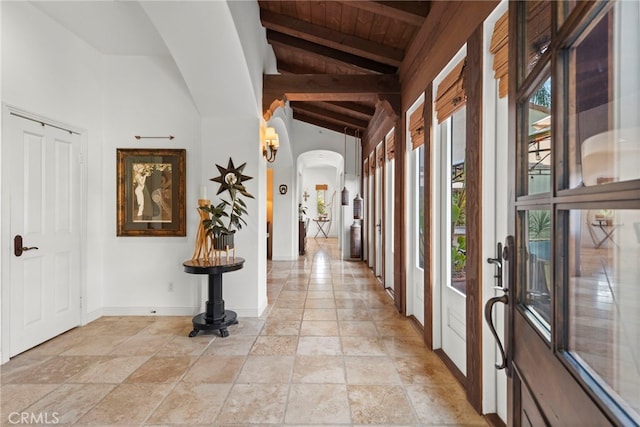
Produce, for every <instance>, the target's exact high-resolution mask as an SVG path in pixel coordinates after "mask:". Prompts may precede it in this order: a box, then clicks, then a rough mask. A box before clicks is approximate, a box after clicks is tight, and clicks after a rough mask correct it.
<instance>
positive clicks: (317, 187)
mask: <svg viewBox="0 0 640 427" xmlns="http://www.w3.org/2000/svg"><path fill="white" fill-rule="evenodd" d="M328 189H329V186H328V185H327V184H316V191H318V190H328Z"/></svg>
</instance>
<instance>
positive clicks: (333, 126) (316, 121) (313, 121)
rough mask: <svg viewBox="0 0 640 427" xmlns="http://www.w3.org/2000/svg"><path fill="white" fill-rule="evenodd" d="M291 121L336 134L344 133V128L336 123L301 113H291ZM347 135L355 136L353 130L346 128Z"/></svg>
mask: <svg viewBox="0 0 640 427" xmlns="http://www.w3.org/2000/svg"><path fill="white" fill-rule="evenodd" d="M293 119H294V120H299V121H301V122H305V123H309V124H310V125H314V126H319V127H321V128H325V129H329V130H332V131H334V132H338V133H342V134H343V133H345V129H344V128H345V127H344V126H341V125H339V124H337V123H333V122H330V121H328V120H322V119H320V118H317V117H313V116H310V115H309V114H306V113H303V112H296V111H294V112H293ZM346 133H347V135H350V136H355V133H356V132H355V129H353V128H349V127H347V131H346Z"/></svg>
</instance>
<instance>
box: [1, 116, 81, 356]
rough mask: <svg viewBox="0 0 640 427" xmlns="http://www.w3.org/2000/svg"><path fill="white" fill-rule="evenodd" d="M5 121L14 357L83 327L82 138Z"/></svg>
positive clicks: (11, 350) (21, 121) (15, 118)
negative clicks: (81, 321) (22, 249)
mask: <svg viewBox="0 0 640 427" xmlns="http://www.w3.org/2000/svg"><path fill="white" fill-rule="evenodd" d="M5 117H7V120H5V123H6V127H5V132H6V134H5V136H6V137H5V138H4V140H3V145H4V144H6V146H5V148H6V151H5V153H6V155H7V157H6V160H7V161H6V162H5V164H4V165H5V167H4V170H5V172H6V175H5V179H7V180H8V181H5V182H9V188H10V194H9V198H8V199H7V198H6V195H4V194H3V203H4V202H7V203H8V204H9V205H10V208H9V209H10V224H11V225H10V234H11V239H12V241H13V242H14V244H13V245H12V253H11V255H10V259H11V261H10V265H9V269H10V272H9V275H10V284H9V286H10V305H9V307H8V310H9V311H10V314H9V318H10V338H9V340H10V343H9V345H10V348H9V356H13V355H16V354H18V353H21V352H23V351H25V350H27V349H29V348H31V347H33V346H36V345H38V344H40V343H42V342H44V341H46V340H48V339H50V338H52V337H54V336H56V335H58V334H60V333H62V332H64V331H66V330H69V329H71V328H73V327H75V326H77V325H79V324H80V161H79V160H80V158H79V155H80V136H79V135H78V134H75V133H70V132H68V131H64V130H61V129H57V128H55V127H52V126H48V125H46V126H45V125H42V124H40V123H37V122H35V121H32V120H28V119H25V118H21V117H18V116H16V115H13V114H6V115H5ZM16 236H21V237H22V246H23V247H25V248H29V250H25V251H23V253H22V254H21V255H20V256H17V254H18V252H19V246H20V245H19V244H18V245H16V244H15V243H16V242H17V240H16V239H15V237H16ZM16 250H18V251H16ZM3 286H6V284H3ZM3 309H7V305H6V304H5V306H4V307H3Z"/></svg>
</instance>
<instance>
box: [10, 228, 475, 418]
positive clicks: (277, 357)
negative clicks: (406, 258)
mask: <svg viewBox="0 0 640 427" xmlns="http://www.w3.org/2000/svg"><path fill="white" fill-rule="evenodd" d="M307 246H308V248H307V249H308V250H307V255H306V256H305V257H300V259H299V261H293V262H269V263H268V270H269V271H268V297H269V307H268V309H267V310H266V313H265V315H263V316H262V317H261V318H240V323H239V324H238V325H235V326H232V327H230V328H229V332H230V336H229V337H227V338H220V337H217V336H214V335H198V336H197V337H195V338H188V337H187V334H188V333H189V331H190V330H191V323H190V318H189V317H103V318H101V319H98V320H96V321H94V322H92V323H91V324H89V325H87V326H84V327H81V328H76V329H74V330H72V331H69V332H67V333H65V334H64V335H62V336H59V337H57V338H55V339H53V340H51V341H49V342H47V343H44V344H42V345H40V346H39V347H36V348H34V349H32V350H30V351H27V352H25V353H23V354H21V355H19V356H17V357H15V358H14V359H12V360H11V361H10V362H8V363H7V364H5V365H3V366H2V369H1V388H0V395H1V401H0V407H1V412H2V425H8V424H19V423H16V422H15V421H16V420H18V419H19V417H24V416H25V415H24V414H27V416H28V417H31V419H32V420H33V419H35V418H38V417H39V418H38V419H39V420H40V423H42V424H44V423H45V422H44V421H45V420H48V421H49V423H54V424H75V425H127V426H138V425H174V424H176V425H177V424H183V425H186V424H188V425H199V426H212V425H249V424H251V425H271V426H277V425H287V426H290V425H371V424H375V425H403V426H410V425H413V426H417V425H425V426H427V425H438V426H441V425H486V423H485V422H484V420H483V418H482V417H480V416H479V415H477V414H476V413H475V412H474V411H473V409H472V408H471V406H470V405H469V404H468V403H467V401H466V398H465V395H464V391H463V389H462V387H461V386H460V385H459V384H457V383H456V382H455V380H454V378H453V376H452V375H451V374H450V373H449V372H448V371H447V369H446V367H445V366H444V364H443V363H442V362H441V361H440V360H439V359H438V357H437V356H435V355H434V354H433V353H432V352H430V351H428V350H426V349H425V347H424V345H423V343H422V339H421V337H420V335H419V334H418V332H417V331H416V330H415V329H414V328H413V326H412V325H411V323H410V322H409V321H408V320H407V319H405V318H403V317H402V316H400V315H398V314H397V312H396V310H395V307H394V305H393V303H392V300H391V298H390V297H389V296H388V295H387V294H386V293H385V292H384V290H383V288H382V286H381V285H380V284H379V283H378V282H377V280H376V279H375V278H374V277H373V275H372V273H371V272H370V270H369V269H368V268H367V267H366V266H365V264H364V263H360V262H347V261H342V260H340V259H339V251H338V249H337V242H336V240H335V239H309V241H308V245H307ZM229 308H231V309H233V307H229ZM31 423H32V424H35V423H36V422H33V421H32V422H31ZM24 424H27V423H26V422H24Z"/></svg>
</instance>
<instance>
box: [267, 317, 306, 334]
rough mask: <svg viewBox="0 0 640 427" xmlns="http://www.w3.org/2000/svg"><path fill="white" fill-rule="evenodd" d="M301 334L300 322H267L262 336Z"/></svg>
mask: <svg viewBox="0 0 640 427" xmlns="http://www.w3.org/2000/svg"><path fill="white" fill-rule="evenodd" d="M299 333H300V321H299V320H280V319H277V318H276V319H273V320H267V321H266V322H265V324H264V328H262V332H261V333H260V334H261V335H298V334H299Z"/></svg>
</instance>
